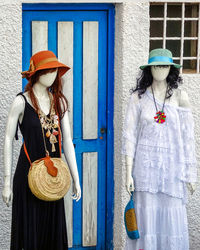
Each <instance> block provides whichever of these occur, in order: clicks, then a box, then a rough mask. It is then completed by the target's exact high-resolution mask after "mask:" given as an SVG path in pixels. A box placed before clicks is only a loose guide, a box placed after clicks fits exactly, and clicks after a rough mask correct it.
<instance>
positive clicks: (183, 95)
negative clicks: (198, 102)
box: [178, 89, 191, 108]
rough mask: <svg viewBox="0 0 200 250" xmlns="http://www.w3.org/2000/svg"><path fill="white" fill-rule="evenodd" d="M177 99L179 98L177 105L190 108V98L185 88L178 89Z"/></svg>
mask: <svg viewBox="0 0 200 250" xmlns="http://www.w3.org/2000/svg"><path fill="white" fill-rule="evenodd" d="M178 92H179V93H178V100H179V106H180V107H184V108H190V107H191V104H190V100H189V96H188V93H187V92H186V91H185V90H182V89H179V91H178Z"/></svg>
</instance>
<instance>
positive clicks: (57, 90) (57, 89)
mask: <svg viewBox="0 0 200 250" xmlns="http://www.w3.org/2000/svg"><path fill="white" fill-rule="evenodd" d="M55 70H56V68H52V69H43V70H38V71H36V72H35V74H34V75H32V76H31V77H30V79H29V81H28V83H27V85H26V86H25V91H28V94H29V96H30V99H31V102H32V104H33V106H34V108H35V109H36V112H38V110H39V107H38V105H37V101H36V98H35V95H34V92H33V85H34V84H35V83H36V82H37V81H38V80H39V77H40V76H41V75H43V74H46V73H49V72H53V71H55ZM62 85H63V83H62V79H61V77H60V74H59V68H58V73H57V76H56V79H55V81H54V83H53V84H52V85H51V86H50V87H47V90H48V91H50V92H51V93H52V94H53V97H54V104H55V110H56V111H57V113H58V115H59V117H60V119H62V118H63V116H64V113H65V112H66V111H67V110H68V101H67V98H66V97H65V96H64V95H63V93H62V89H63V86H62ZM60 100H61V101H62V106H63V107H64V111H63V112H62V110H61V105H60Z"/></svg>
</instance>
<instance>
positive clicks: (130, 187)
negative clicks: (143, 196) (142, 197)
mask: <svg viewBox="0 0 200 250" xmlns="http://www.w3.org/2000/svg"><path fill="white" fill-rule="evenodd" d="M126 190H127V192H128V193H129V194H130V195H131V191H134V190H135V186H134V180H133V177H132V176H131V175H128V176H126Z"/></svg>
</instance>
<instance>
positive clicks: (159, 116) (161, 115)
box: [151, 85, 168, 123]
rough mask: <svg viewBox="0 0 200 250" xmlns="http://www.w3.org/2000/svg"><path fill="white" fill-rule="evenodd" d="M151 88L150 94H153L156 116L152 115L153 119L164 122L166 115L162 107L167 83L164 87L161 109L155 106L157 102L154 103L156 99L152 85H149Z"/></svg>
mask: <svg viewBox="0 0 200 250" xmlns="http://www.w3.org/2000/svg"><path fill="white" fill-rule="evenodd" d="M151 90H152V94H153V100H154V105H155V108H156V116H154V121H155V122H157V123H164V122H165V119H166V115H165V113H164V107H165V100H166V96H167V90H168V85H167V88H166V93H165V99H164V102H163V106H162V109H161V110H160V111H159V110H158V108H157V104H156V100H155V96H154V92H153V87H152V85H151Z"/></svg>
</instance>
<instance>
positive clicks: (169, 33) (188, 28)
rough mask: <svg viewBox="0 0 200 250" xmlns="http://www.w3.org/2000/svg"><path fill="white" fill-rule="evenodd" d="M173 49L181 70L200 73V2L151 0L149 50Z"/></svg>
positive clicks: (174, 57) (174, 58) (175, 60)
mask: <svg viewBox="0 0 200 250" xmlns="http://www.w3.org/2000/svg"><path fill="white" fill-rule="evenodd" d="M155 48H166V49H169V50H171V51H172V54H173V60H174V62H175V63H179V64H181V65H183V67H181V69H180V72H181V73H186V74H188V73H200V3H197V4H195V3H171V2H170V3H167V2H165V3H151V5H150V50H152V49H155Z"/></svg>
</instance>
